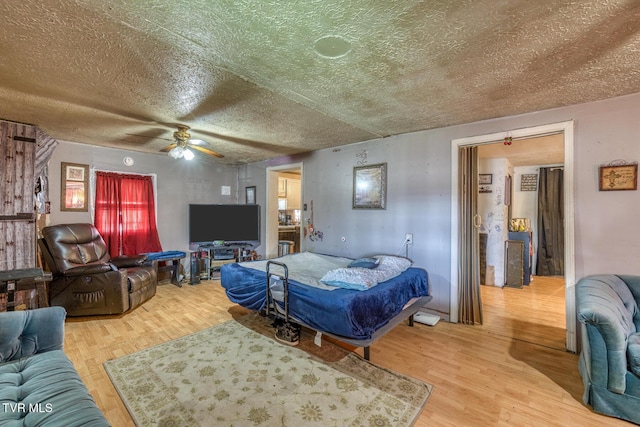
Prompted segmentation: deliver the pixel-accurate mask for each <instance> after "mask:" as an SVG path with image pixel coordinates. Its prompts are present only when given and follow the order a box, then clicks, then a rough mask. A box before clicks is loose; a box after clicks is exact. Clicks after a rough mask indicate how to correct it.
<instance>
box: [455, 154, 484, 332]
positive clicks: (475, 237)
mask: <svg viewBox="0 0 640 427" xmlns="http://www.w3.org/2000/svg"><path fill="white" fill-rule="evenodd" d="M458 157H459V160H458V162H459V163H458V169H459V177H460V182H459V200H458V206H459V212H460V216H459V218H460V234H459V236H458V253H459V258H460V265H459V266H458V275H459V283H458V295H459V307H458V316H459V321H460V323H464V324H467V325H475V324H480V325H481V324H482V298H481V295H480V232H479V215H478V147H461V148H460V151H459V156H458Z"/></svg>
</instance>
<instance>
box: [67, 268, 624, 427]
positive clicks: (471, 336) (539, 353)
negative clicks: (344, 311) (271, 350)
mask: <svg viewBox="0 0 640 427" xmlns="http://www.w3.org/2000/svg"><path fill="white" fill-rule="evenodd" d="M482 298H483V307H484V313H485V322H484V325H482V326H468V325H460V324H451V323H446V322H442V321H441V322H439V323H438V324H437V325H436V326H434V327H431V326H427V325H422V324H416V325H415V327H413V328H410V327H408V326H406V325H399V326H398V327H396V328H395V329H393V330H392V331H391V332H390V333H388V334H387V335H386V336H384V337H383V338H381V339H380V340H379V341H377V342H376V343H375V344H374V345H373V346H372V347H371V360H372V362H373V363H375V364H378V365H380V366H383V367H386V368H389V369H392V370H395V371H397V372H401V373H404V374H406V375H410V376H413V377H415V378H419V379H421V380H423V381H426V382H428V383H430V384H433V385H434V389H433V393H432V395H431V397H430V399H429V401H428V402H427V404H426V406H425V408H424V410H423V412H422V414H421V416H420V418H419V419H418V420H417V422H416V424H415V425H416V426H534V425H535V426H573V425H576V426H577V425H579V426H602V425H610V426H630V425H631V424H629V423H626V422H623V421H620V420H616V419H613V418H609V417H604V416H601V415H597V414H595V413H593V412H592V411H591V410H590V409H589V408H587V407H585V406H584V405H583V404H582V391H583V387H582V381H581V378H580V376H579V373H578V356H577V355H575V354H571V353H568V352H566V351H564V350H563V348H564V289H563V285H562V281H561V280H549V279H541V278H535V280H534V282H533V283H532V284H531V286H529V287H528V288H523V289H511V288H504V289H500V288H494V287H486V286H483V287H482ZM246 313H247V311H246V310H245V309H243V308H241V307H239V306H237V305H234V304H232V303H230V302H229V300H228V299H227V297H226V295H225V294H224V291H223V289H222V287H221V286H220V284H219V282H218V281H205V282H202V283H200V284H198V285H195V286H190V285H187V284H185V285H183V287H182V288H178V287H176V286H173V285H162V286H160V287H159V289H158V293H157V294H156V296H154V297H153V298H152V299H151V300H149V301H148V302H147V303H145V304H144V305H143V306H142V307H139V308H138V309H136V310H134V311H133V312H131V313H128V314H126V315H122V316H111V317H93V318H69V319H67V324H66V337H65V351H66V352H67V354H68V355H69V357H70V358H71V360H72V361H73V363H74V365H75V366H76V368H77V369H78V371H79V373H80V376H81V377H82V379H83V380H84V382H85V384H86V385H87V387H88V388H89V391H90V392H91V393H92V395H93V397H94V398H95V400H96V402H97V403H98V406H99V407H100V408H101V409H102V410H103V412H104V413H105V415H106V417H107V418H108V419H109V421H110V422H111V423H112V424H113V425H114V426H115V427H121V426H132V425H133V423H132V421H131V418H130V417H129V415H128V412H127V410H126V409H125V407H124V405H123V404H122V402H121V400H120V398H119V396H118V394H117V392H116V391H115V389H114V388H113V386H112V385H111V382H110V380H109V378H108V376H107V375H106V373H105V371H104V369H103V366H102V363H103V362H105V361H107V360H109V359H112V358H116V357H119V356H123V355H125V354H128V353H132V352H134V351H137V350H140V349H143V348H146V347H149V346H151V345H154V344H159V343H162V342H165V341H168V340H171V339H174V338H178V337H180V336H183V335H186V334H188V333H192V332H195V331H198V330H200V329H203V328H206V327H208V326H212V325H215V324H218V323H221V322H223V321H226V320H229V319H231V318H232V317H237V316H242V315H244V314H246ZM356 351H357V352H358V353H359V354H362V350H361V349H358V350H356Z"/></svg>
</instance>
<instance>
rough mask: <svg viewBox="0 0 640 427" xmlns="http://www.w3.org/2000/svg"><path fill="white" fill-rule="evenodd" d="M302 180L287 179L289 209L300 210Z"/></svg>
mask: <svg viewBox="0 0 640 427" xmlns="http://www.w3.org/2000/svg"><path fill="white" fill-rule="evenodd" d="M300 190H301V185H300V180H299V179H291V178H287V209H300Z"/></svg>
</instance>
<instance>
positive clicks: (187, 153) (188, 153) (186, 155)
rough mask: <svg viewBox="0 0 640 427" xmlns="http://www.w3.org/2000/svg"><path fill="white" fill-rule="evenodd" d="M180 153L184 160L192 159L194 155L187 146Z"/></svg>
mask: <svg viewBox="0 0 640 427" xmlns="http://www.w3.org/2000/svg"><path fill="white" fill-rule="evenodd" d="M182 155H183V156H184V158H185V160H193V157H194V156H195V155H194V154H193V151H191V150H189V149H188V148H185V149H184V150H182Z"/></svg>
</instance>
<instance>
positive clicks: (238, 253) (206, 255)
mask: <svg viewBox="0 0 640 427" xmlns="http://www.w3.org/2000/svg"><path fill="white" fill-rule="evenodd" d="M254 245H255V243H250V242H224V243H222V244H217V243H206V244H202V245H199V246H198V250H197V254H195V255H196V261H197V262H195V267H197V268H194V266H193V265H192V267H191V278H190V279H191V280H190V284H192V285H194V284H196V283H200V280H201V279H203V280H211V278H212V273H213V271H216V270H219V269H220V267H222V266H223V265H224V264H231V263H234V262H243V261H252V260H253V255H252V251H253V248H254Z"/></svg>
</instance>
